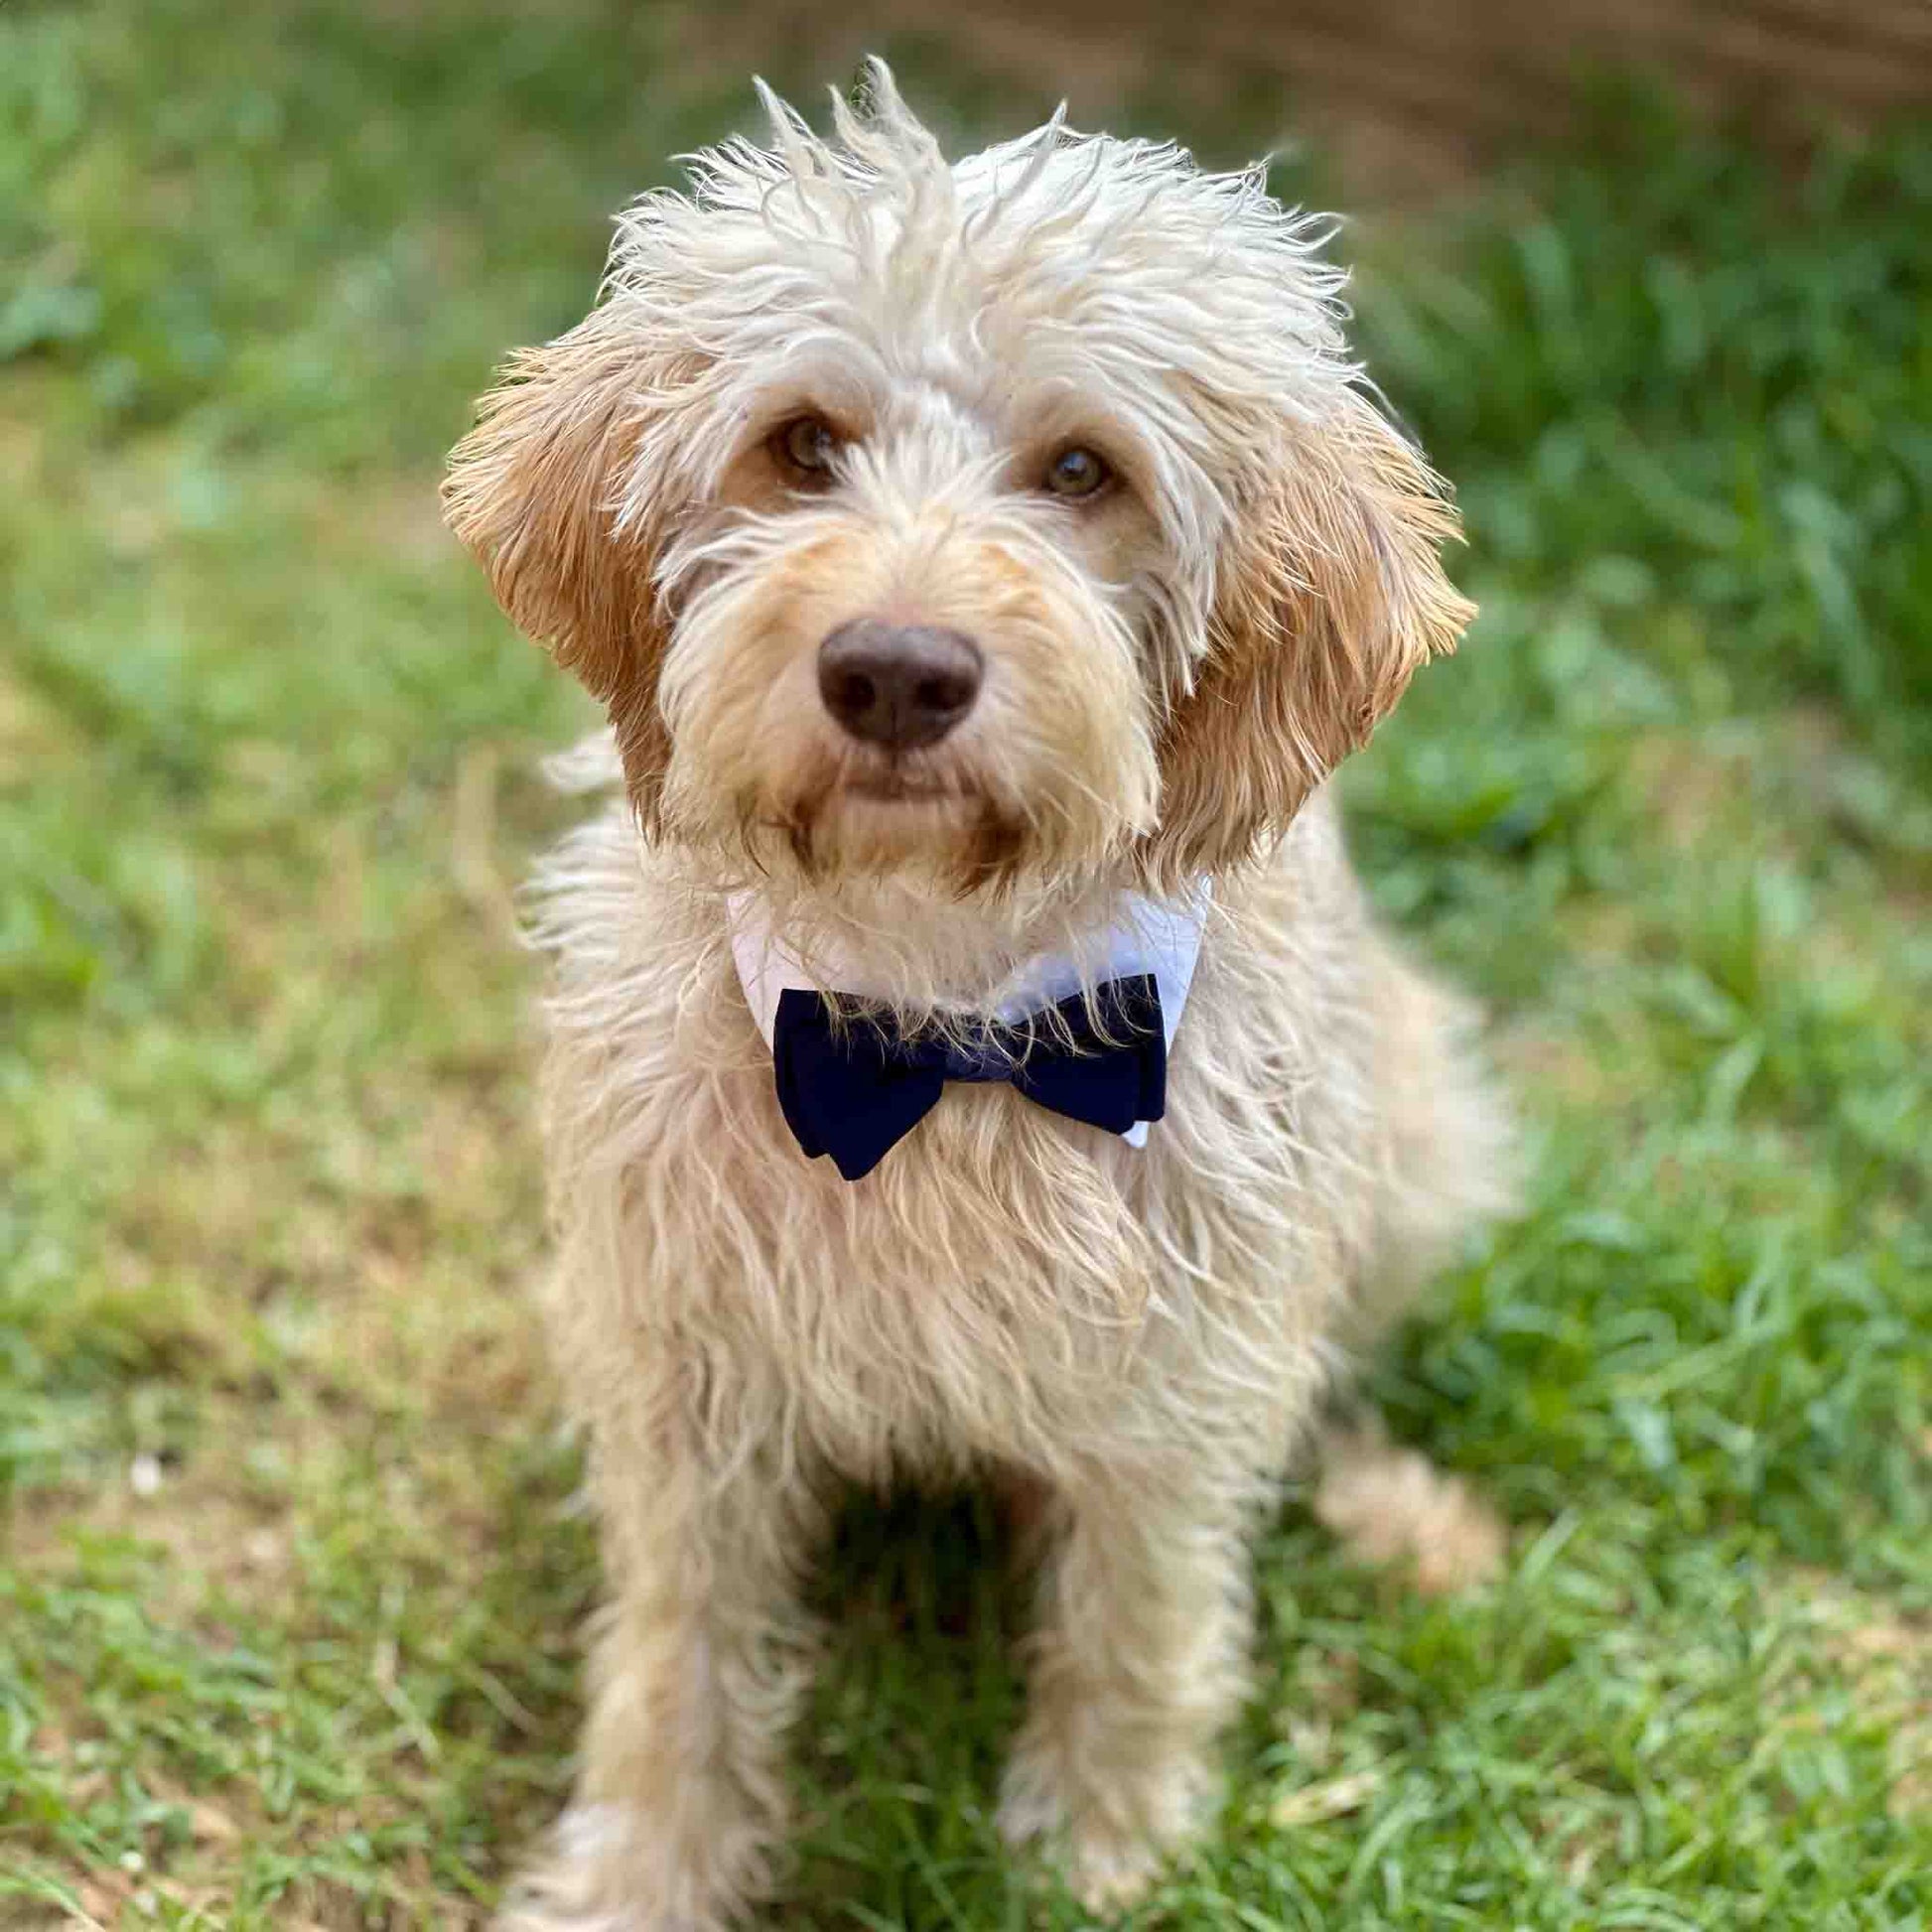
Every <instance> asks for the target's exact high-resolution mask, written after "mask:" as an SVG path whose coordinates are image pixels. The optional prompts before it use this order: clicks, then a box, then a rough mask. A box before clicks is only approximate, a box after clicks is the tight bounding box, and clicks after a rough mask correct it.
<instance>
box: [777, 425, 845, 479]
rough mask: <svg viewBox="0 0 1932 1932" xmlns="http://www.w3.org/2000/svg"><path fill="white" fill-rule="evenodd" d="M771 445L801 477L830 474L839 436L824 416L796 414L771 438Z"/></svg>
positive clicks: (818, 476)
mask: <svg viewBox="0 0 1932 1932" xmlns="http://www.w3.org/2000/svg"><path fill="white" fill-rule="evenodd" d="M771 443H772V447H773V448H774V449H775V450H776V451H777V452H778V454H779V455H780V456H781V457H782V458H783V459H784V460H785V462H786V463H788V464H789V465H790V466H791V467H792V469H794V470H796V471H797V472H799V474H800V475H801V476H804V477H811V478H824V477H829V476H830V475H831V473H832V459H833V458H834V457H836V456H837V455H838V453H839V439H838V435H837V433H836V432H835V431H834V430H833V428H832V425H831V424H830V423H828V422H827V421H826V420H825V418H824V417H823V416H796V417H793V419H792V420H791V421H790V422H788V423H786V424H785V425H784V427H783V428H782V429H780V430H779V431H778V433H777V434H776V435H775V436H773V437H772V439H771Z"/></svg>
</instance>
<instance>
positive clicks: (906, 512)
mask: <svg viewBox="0 0 1932 1932" xmlns="http://www.w3.org/2000/svg"><path fill="white" fill-rule="evenodd" d="M767 105H768V107H769V109H770V113H771V127H772V133H771V140H772V145H771V147H770V148H769V149H760V148H758V147H755V146H753V145H751V144H750V143H746V142H734V143H730V144H728V145H726V146H725V147H723V148H721V149H718V150H716V151H714V152H711V153H708V154H706V155H704V156H702V157H700V159H699V160H698V162H697V163H696V165H695V168H694V171H693V173H694V179H693V184H692V190H691V193H690V194H689V195H688V196H679V195H675V194H670V193H664V194H657V195H650V196H646V197H645V198H644V199H643V200H642V201H641V202H639V203H638V204H637V205H636V206H635V207H632V208H631V209H630V210H629V211H628V213H626V215H625V216H624V217H623V219H622V221H621V226H620V230H619V234H618V239H617V242H616V245H615V248H614V250H613V255H612V263H611V270H610V275H609V279H608V282H607V285H606V290H605V295H604V299H603V301H602V302H601V304H600V306H599V307H598V308H597V309H595V310H594V311H593V312H592V314H591V315H590V317H589V318H588V319H587V320H586V321H585V322H583V323H582V324H580V325H579V326H578V327H577V328H576V329H574V330H572V331H571V332H570V333H569V334H568V335H566V336H563V337H560V338H559V339H558V340H557V341H556V342H554V343H551V344H549V345H546V346H544V347H542V348H537V349H531V350H528V351H525V352H524V353H523V354H522V355H520V356H519V357H518V358H516V360H515V361H514V362H513V363H512V365H511V367H510V369H509V372H508V378H507V380H506V381H505V382H504V383H503V385H502V386H501V387H499V388H498V389H497V390H496V391H495V392H494V393H493V394H492V395H491V396H489V397H488V398H487V400H486V401H485V402H484V404H483V412H482V417H481V420H480V422H479V425H478V427H477V429H476V430H475V431H474V432H473V433H472V435H471V436H470V437H469V438H468V439H467V440H466V441H465V442H464V443H463V444H462V445H461V446H460V447H459V448H458V450H457V452H456V455H455V458H454V463H453V468H452V471H451V475H450V479H449V483H448V485H447V491H446V494H447V501H448V505H449V515H450V520H451V522H452V524H453V526H454V527H455V529H456V530H457V532H458V534H459V535H460V536H461V537H462V538H463V540H464V541H465V542H466V543H467V544H469V545H470V546H471V548H472V549H473V550H475V551H476V552H477V554H478V555H479V556H480V557H481V558H482V559H483V562H484V564H485V565H486V566H487V568H488V570H489V573H490V578H491V582H492V584H493V585H494V588H495V591H496V595H497V596H498V598H499V599H500V600H501V601H502V603H503V605H504V607H505V609H506V610H507V611H508V612H509V614H510V616H511V617H512V618H513V619H514V620H515V621H517V622H518V623H519V624H520V625H521V626H522V627H523V628H524V629H526V630H527V631H529V632H530V633H531V634H532V635H534V636H536V637H538V638H540V639H542V640H543V641H544V642H545V643H547V644H548V645H549V646H550V647H551V648H552V649H553V650H554V651H555V653H556V655H557V656H558V658H559V659H560V660H561V661H562V662H563V663H564V664H566V665H568V666H569V667H570V668H571V669H572V670H574V671H575V672H576V673H577V674H578V675H579V676H580V677H581V678H582V679H583V680H584V682H585V683H586V684H587V685H588V686H589V687H590V689H591V690H592V691H593V692H595V693H596V694H597V696H598V697H600V698H601V699H603V700H604V701H605V703H606V704H607V705H608V707H609V709H610V712H611V716H612V720H613V723H614V725H615V726H616V730H617V736H618V742H619V747H620V750H621V754H622V758H623V763H624V768H625V772H626V776H627V779H628V783H629V788H630V792H631V796H632V798H633V799H634V801H635V803H636V806H637V808H638V811H639V813H640V815H641V818H642V820H643V822H644V825H645V826H646V828H647V829H648V830H649V831H650V832H651V833H652V834H653V835H654V836H658V837H664V838H674V839H678V840H683V841H687V842H696V843H701V844H706V845H719V846H722V845H724V844H731V845H734V846H743V847H749V849H750V852H751V855H752V857H753V859H754V861H755V862H756V863H757V864H758V865H759V866H760V867H763V868H766V869H770V868H776V867H795V868H798V869H800V870H802V871H804V872H806V873H808V874H813V875H820V876H827V877H837V876H839V875H841V874H848V873H853V872H869V873H874V874H877V873H882V872H905V873H910V874H913V875H915V876H917V875H920V874H923V875H927V876H929V877H930V879H931V881H932V882H933V884H934V886H935V887H936V888H940V889H944V890H952V891H977V890H986V891H997V890H999V889H1000V887H1001V886H1002V885H1003V884H1010V883H1012V882H1013V881H1015V880H1017V879H1021V878H1024V877H1026V876H1028V875H1029V874H1032V875H1035V876H1044V875H1060V874H1065V873H1067V872H1069V871H1072V872H1081V873H1092V872H1094V871H1097V870H1099V869H1104V868H1120V867H1127V868H1131V869H1133V870H1134V871H1136V872H1138V873H1139V874H1140V875H1141V876H1142V877H1143V878H1145V879H1147V880H1150V881H1153V882H1156V883H1160V882H1171V881H1173V880H1177V879H1179V878H1182V877H1185V876H1188V875H1191V874H1195V873H1198V872H1200V871H1202V870H1203V869H1207V870H1212V869H1214V868H1217V867H1220V866H1225V865H1229V864H1233V863H1237V862H1239V861H1240V860H1241V859H1243V858H1244V857H1246V856H1247V855H1249V854H1250V853H1252V852H1253V851H1254V850H1255V849H1256V847H1257V845H1258V844H1259V843H1260V842H1261V841H1263V840H1265V839H1266V838H1267V837H1268V836H1270V835H1271V834H1272V833H1274V832H1276V831H1279V829H1280V828H1281V827H1283V826H1284V825H1286V824H1287V823H1288V821H1289V820H1290V819H1291V818H1292V817H1293V815H1294V813H1295V812H1296V810H1297V808H1298V807H1299V806H1300V804H1301V803H1302V801H1303V799H1304V798H1306V797H1307V795H1308V794H1309V792H1310V791H1311V789H1312V788H1313V787H1314V786H1315V785H1316V784H1318V783H1319V782H1320V780H1321V779H1322V778H1323V777H1324V776H1325V775H1326V773H1327V772H1328V771H1329V770H1330V768H1331V767H1332V766H1333V765H1334V764H1335V763H1336V761H1337V760H1338V759H1341V758H1342V757H1343V756H1344V755H1345V754H1346V753H1347V752H1349V751H1350V750H1352V749H1353V748H1354V747H1356V746H1358V745H1360V744H1361V743H1362V742H1363V740H1364V739H1365V738H1366V737H1367V736H1368V734H1369V732H1370V731H1371V730H1372V729H1373V727H1374V725H1375V723H1376V721H1377V720H1378V719H1380V718H1381V717H1382V715H1383V714H1384V713H1385V712H1386V711H1387V710H1388V709H1389V707H1390V706H1391V705H1392V704H1393V703H1394V702H1395V700H1396V698H1397V697H1398V696H1399V695H1400V693H1401V691H1402V689H1403V686H1404V685H1405V684H1406V683H1407V681H1408V679H1409V676H1410V673H1411V672H1412V671H1414V670H1415V668H1416V667H1417V666H1418V665H1419V664H1421V663H1422V662H1423V661H1424V660H1425V659H1427V658H1428V657H1430V656H1431V655H1433V654H1435V653H1437V652H1441V651H1446V650H1449V649H1450V648H1451V647H1452V646H1453V644H1454V642H1455V639H1456V637H1457V636H1458V634H1459V633H1460V631H1461V630H1462V628H1463V626H1464V625H1465V624H1466V623H1467V621H1468V620H1469V618H1470V616H1471V615H1472V610H1471V607H1470V606H1469V605H1468V604H1467V603H1466V602H1464V600H1463V599H1462V598H1461V597H1459V596H1458V595H1457V594H1456V592H1455V591H1454V590H1453V588H1452V587H1451V586H1450V585H1449V581H1448V579H1447V578H1446V577H1445V576H1444V574H1443V571H1442V567H1441V564H1440V562H1439V558H1438V550H1439V547H1440V545H1441V544H1442V542H1443V540H1444V539H1445V538H1447V537H1448V536H1449V535H1451V534H1452V533H1453V531H1454V527H1455V523H1454V517H1453V513H1452V511H1451V510H1450V509H1449V506H1448V504H1447V503H1446V502H1445V500H1444V498H1443V495H1442V493H1441V491H1440V488H1439V486H1438V484H1437V483H1436V480H1435V479H1434V478H1433V476H1432V475H1431V473H1430V472H1429V470H1428V469H1427V468H1426V467H1425V466H1424V464H1423V463H1422V462H1421V460H1420V459H1419V458H1418V457H1417V456H1416V454H1415V453H1414V451H1412V450H1411V449H1410V447H1409V446H1408V444H1407V443H1406V442H1404V441H1403V439H1402V438H1401V437H1400V436H1398V435H1397V434H1396V433H1395V432H1394V431H1393V430H1392V429H1391V428H1390V427H1389V426H1388V425H1387V423H1385V422H1384V421H1383V419H1382V418H1381V416H1380V415H1379V414H1378V413H1377V412H1376V411H1375V409H1374V408H1373V407H1371V405H1370V404H1369V403H1368V402H1367V401H1366V400H1364V398H1363V396H1362V395H1361V393H1360V391H1359V389H1358V387H1357V384H1356V380H1355V370H1354V368H1353V366H1352V365H1351V363H1350V362H1349V361H1348V359H1347V354H1346V349H1345V346H1344V344H1343V342H1342V338H1341V333H1340V328H1339V317H1338V309H1337V305H1336V295H1337V291H1338V288H1339V282H1340V278H1339V276H1338V275H1337V274H1336V273H1335V272H1334V271H1333V270H1331V269H1329V268H1327V267H1325V266H1323V265H1322V263H1321V262H1320V260H1319V258H1318V250H1319V247H1320V244H1321V243H1322V241H1323V240H1324V239H1325V231H1324V230H1323V228H1322V227H1321V226H1320V225H1319V224H1317V223H1314V222H1312V221H1311V220H1310V219H1308V218H1307V217H1304V216H1300V215H1297V214H1295V213H1293V212H1290V211H1288V210H1285V209H1284V208H1283V207H1280V206H1279V205H1278V204H1277V203H1275V202H1274V201H1272V200H1271V199H1270V198H1269V197H1268V195H1267V193H1266V190H1265V188H1264V185H1263V182H1262V178H1261V176H1260V174H1259V173H1249V174H1244V175H1237V176H1217V175H1209V174H1204V173H1202V172H1200V171H1199V170H1198V169H1196V168H1195V167H1194V166H1193V165H1192V164H1191V163H1190V162H1189V160H1188V159H1187V157H1186V156H1185V155H1184V154H1182V153H1179V152H1177V151H1176V150H1174V149H1172V148H1167V147H1157V146H1150V145H1148V144H1145V143H1140V142H1131V141H1120V140H1114V139H1111V138H1108V137H1104V136H1092V137H1088V136H1076V135H1074V134H1072V133H1070V132H1068V131H1067V130H1066V129H1065V128H1064V127H1063V126H1061V125H1060V124H1059V123H1058V122H1057V121H1055V122H1052V123H1049V124H1048V125H1047V126H1046V127H1043V128H1041V129H1039V130H1038V131H1037V132H1035V133H1034V134H1032V135H1029V136H1027V137H1025V138H1024V139H1022V140H1019V141H1015V142H1012V143H1009V144H1008V145H1006V146H1003V147H998V148H994V149H992V150H990V151H989V152H987V153H985V154H982V155H978V156H975V157H974V158H972V159H971V160H968V161H964V162H961V163H959V164H958V165H956V166H948V164H947V163H946V162H945V160H944V159H943V157H942V156H941V155H940V153H939V150H938V148H937V146H936V144H935V143H934V141H933V140H932V137H931V136H930V135H929V134H928V133H927V132H926V131H925V129H924V128H922V127H921V126H920V125H919V124H918V122H917V121H916V120H914V118H913V117H912V115H911V114H910V113H909V112H908V111H907V109H906V108H905V106H904V105H903V104H902V102H901V101H900V100H899V98H898V96H897V93H896V92H895V90H894V88H893V85H892V81H891V77H890V75H889V74H888V73H887V72H886V71H885V69H883V68H878V67H875V68H874V69H873V71H872V78H871V86H870V90H869V93H868V96H867V98H866V99H865V100H864V101H863V102H862V103H861V105H860V106H858V107H857V108H848V107H847V106H846V105H845V104H844V103H840V104H839V106H838V109H837V115H836V120H837V125H836V137H837V138H836V142H835V143H834V142H825V141H821V140H819V139H818V138H816V137H815V136H813V135H812V134H811V132H810V131H809V130H808V129H807V128H806V126H805V125H804V123H803V122H802V121H801V120H800V119H799V118H798V117H797V116H796V115H795V114H793V113H792V112H791V111H790V110H789V109H788V108H785V107H784V106H782V105H781V104H780V103H778V102H777V101H775V100H772V99H770V98H769V97H767Z"/></svg>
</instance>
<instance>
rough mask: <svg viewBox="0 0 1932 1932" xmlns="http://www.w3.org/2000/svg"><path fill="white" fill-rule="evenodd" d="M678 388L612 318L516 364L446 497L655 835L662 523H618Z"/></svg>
mask: <svg viewBox="0 0 1932 1932" xmlns="http://www.w3.org/2000/svg"><path fill="white" fill-rule="evenodd" d="M667 374H668V372H667V371H664V370H662V369H659V368H657V367H655V366H654V365H653V362H652V358H651V357H650V355H649V354H648V352H647V351H646V350H644V349H642V348H641V347H640V346H639V344H638V342H637V340H636V336H635V332H634V330H630V331H627V330H626V329H625V328H624V327H623V320H622V318H621V315H620V314H619V313H618V310H617V308H616V306H615V305H609V304H607V305H606V306H605V307H604V308H601V309H598V310H596V311H594V312H593V313H592V314H591V315H590V317H589V318H588V319H587V320H586V321H584V322H582V323H580V324H579V325H578V326H577V327H576V328H575V329H573V330H571V331H570V333H569V334H568V335H565V336H560V337H558V338H557V340H556V341H555V342H552V343H546V344H545V345H542V346H541V347H539V348H528V349H523V350H521V351H519V352H518V353H517V354H516V355H515V356H514V357H512V358H511V360H510V362H509V364H508V366H507V367H506V368H505V369H504V371H503V377H502V380H501V381H500V382H499V383H498V385H497V386H496V388H494V389H493V390H491V391H490V393H489V394H488V395H487V396H485V397H484V398H483V402H482V404H481V406H480V407H479V410H478V416H477V426H476V428H475V429H473V430H472V431H471V432H470V434H469V435H468V436H466V437H465V438H464V439H463V441H462V442H461V443H459V444H458V445H457V447H456V449H455V450H454V451H453V452H452V453H451V457H450V468H449V474H448V476H447V477H446V478H445V480H444V483H443V509H444V516H445V518H446V520H447V521H448V523H449V525H450V527H451V529H452V530H454V531H455V532H456V534H457V535H458V537H460V538H461V539H462V541H463V542H464V543H465V544H466V545H467V546H468V547H469V549H470V550H471V552H472V553H473V554H474V555H475V556H476V557H477V558H478V560H479V561H480V562H481V563H482V564H483V568H484V569H485V570H486V571H487V572H488V573H489V583H490V588H491V590H492V591H494V592H495V594H496V601H497V602H498V603H499V604H501V605H502V607H503V609H504V610H505V611H506V612H508V613H509V616H510V618H511V620H512V621H514V622H515V624H516V625H517V627H518V628H519V629H521V630H523V631H525V632H527V633H528V634H529V635H530V636H532V637H534V638H535V639H536V640H537V641H538V642H539V643H542V644H544V645H546V646H547V647H548V648H549V649H550V651H551V653H552V654H553V655H554V656H555V657H556V659H557V661H558V662H559V663H560V664H562V665H564V666H565V667H566V668H567V669H568V670H571V671H573V672H575V673H576V675H577V676H578V677H579V678H580V679H582V681H583V682H584V684H585V685H586V686H587V687H588V688H589V690H590V691H591V693H592V695H593V696H595V697H597V698H600V699H602V700H603V701H604V703H605V705H606V706H607V707H608V709H609V711H610V715H611V722H612V724H613V726H614V727H615V728H616V731H617V738H618V747H619V750H620V752H621V754H622V757H623V764H624V771H625V775H626V778H627V780H628V782H629V787H630V792H631V796H632V798H633V799H634V800H635V802H636V805H637V808H638V810H639V812H640V813H641V815H642V816H643V818H644V820H645V822H646V824H650V823H652V822H654V820H655V816H656V808H657V800H658V792H659V789H660V787H661V783H662V778H663V770H664V765H665V762H666V759H667V758H668V756H669V744H668V741H667V739H666V736H665V732H664V725H663V720H662V717H661V716H660V714H659V711H658V706H657V671H658V664H659V660H660V659H661V657H662V654H663V645H664V619H663V614H662V612H661V610H660V608H659V601H658V597H657V594H656V590H655V587H654V585H653V583H652V568H653V563H654V553H655V550H656V545H657V541H658V539H659V537H660V535H661V529H662V520H663V519H662V516H661V514H659V513H657V512H656V511H654V510H653V509H652V508H651V506H649V505H648V504H639V505H635V506H632V505H625V506H624V508H625V513H624V514H622V515H620V504H619V501H618V496H619V492H620V491H621V489H622V488H623V487H624V485H625V483H626V482H627V481H628V480H629V478H630V472H631V470H632V467H633V464H634V461H635V458H636V454H637V450H638V445H639V442H640V440H641V439H642V437H643V434H644V431H645V427H646V424H647V421H648V419H649V415H650V411H651V408H652V401H651V398H652V397H653V396H654V395H659V394H661V393H662V390H663V387H664V385H665V382H666V377H667Z"/></svg>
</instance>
